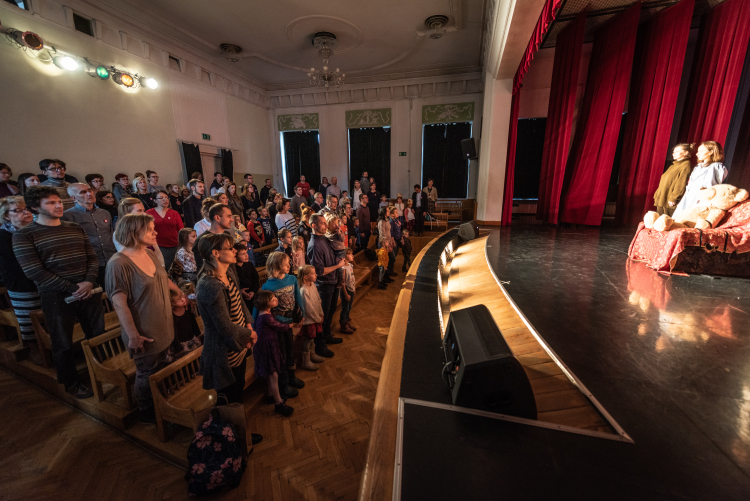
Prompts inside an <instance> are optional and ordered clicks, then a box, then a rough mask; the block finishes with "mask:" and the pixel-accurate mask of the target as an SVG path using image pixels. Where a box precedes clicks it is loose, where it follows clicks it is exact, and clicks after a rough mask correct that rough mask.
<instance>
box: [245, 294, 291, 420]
mask: <svg viewBox="0 0 750 501" xmlns="http://www.w3.org/2000/svg"><path fill="white" fill-rule="evenodd" d="M255 303H256V309H257V311H258V314H257V317H256V318H255V329H256V332H257V333H258V341H257V343H256V344H255V346H254V349H253V358H254V359H255V373H256V374H257V375H258V377H260V378H263V379H267V380H268V397H269V398H270V399H272V400H273V403H274V404H276V406H275V408H274V412H276V414H280V415H282V416H284V417H289V416H291V415H292V412H294V408H293V407H290V406H288V405H287V404H286V401H287V399H286V398H285V397H286V395H282V393H281V391H280V383H279V374H280V373H282V372H284V366H285V365H286V358H285V357H284V353H283V351H282V349H281V347H280V346H279V339H282V338H285V336H286V334H287V332H288V331H290V330H291V327H290V326H289V325H288V324H285V323H282V322H279V321H278V320H276V319H275V318H274V315H273V314H272V313H271V310H272V309H273V308H277V307H278V305H279V300H278V298H277V297H276V295H275V294H274V293H273V292H271V291H267V290H262V291H260V292H258V299H257V300H256V302H255Z"/></svg>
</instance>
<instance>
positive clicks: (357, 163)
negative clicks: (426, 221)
mask: <svg viewBox="0 0 750 501" xmlns="http://www.w3.org/2000/svg"><path fill="white" fill-rule="evenodd" d="M365 171H367V174H368V176H370V177H374V178H375V184H376V186H377V189H378V191H379V192H380V193H382V194H384V195H389V197H390V198H396V194H395V193H390V191H391V128H390V127H370V128H367V129H349V179H350V180H351V184H352V186H350V187H349V193H352V192H353V191H354V180H358V179H360V178H361V177H362V173H363V172H365ZM342 189H343V188H342ZM375 203H376V204H378V203H380V200H377V201H376V202H375Z"/></svg>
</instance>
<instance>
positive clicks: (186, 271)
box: [175, 228, 198, 283]
mask: <svg viewBox="0 0 750 501" xmlns="http://www.w3.org/2000/svg"><path fill="white" fill-rule="evenodd" d="M197 238H198V236H197V235H196V233H195V230H194V229H193V228H182V229H181V230H180V232H179V233H178V234H177V253H176V254H175V261H177V262H179V263H180V265H181V266H182V278H183V279H184V280H189V281H190V282H193V283H197V282H198V266H197V265H196V264H195V254H193V246H194V245H195V240H196V239H197Z"/></svg>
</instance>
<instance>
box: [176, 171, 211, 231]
mask: <svg viewBox="0 0 750 501" xmlns="http://www.w3.org/2000/svg"><path fill="white" fill-rule="evenodd" d="M188 188H190V193H191V195H190V196H189V197H187V198H186V199H185V201H184V202H182V213H183V215H184V216H185V226H186V227H188V228H192V227H194V226H195V223H197V222H198V221H200V220H201V219H203V214H201V206H202V204H203V192H204V191H205V190H206V187H205V185H204V184H203V181H198V180H197V179H191V180H190V182H189V183H188Z"/></svg>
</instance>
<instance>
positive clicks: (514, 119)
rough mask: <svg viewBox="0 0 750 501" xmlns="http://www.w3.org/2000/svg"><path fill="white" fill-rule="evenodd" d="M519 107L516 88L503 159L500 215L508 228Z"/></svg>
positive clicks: (514, 173) (501, 221) (511, 213)
mask: <svg viewBox="0 0 750 501" xmlns="http://www.w3.org/2000/svg"><path fill="white" fill-rule="evenodd" d="M519 69H520V68H519ZM520 107H521V89H520V88H518V89H516V90H514V91H513V97H512V98H511V102H510V127H509V130H508V148H507V149H506V157H505V184H504V185H503V186H504V190H503V212H502V214H501V215H500V224H501V225H502V226H510V223H511V222H512V221H513V182H514V180H515V176H516V140H517V139H518V108H520Z"/></svg>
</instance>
